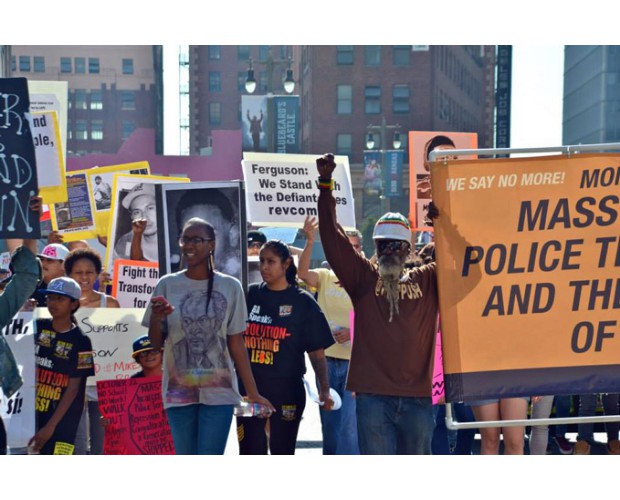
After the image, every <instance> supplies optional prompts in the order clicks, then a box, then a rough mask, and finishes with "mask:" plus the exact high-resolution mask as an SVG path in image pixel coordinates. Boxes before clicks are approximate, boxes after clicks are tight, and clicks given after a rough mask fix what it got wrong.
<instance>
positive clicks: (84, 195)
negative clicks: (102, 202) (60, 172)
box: [50, 170, 97, 241]
mask: <svg viewBox="0 0 620 500" xmlns="http://www.w3.org/2000/svg"><path fill="white" fill-rule="evenodd" d="M66 186H67V197H68V200H67V201H66V202H62V203H54V204H52V205H50V218H51V221H52V229H53V230H54V231H58V232H59V233H60V234H61V235H62V236H63V238H64V241H75V240H87V239H90V238H96V237H97V228H96V225H95V209H94V205H93V202H92V198H91V197H90V195H89V189H88V179H87V178H86V172H85V171H83V170H80V171H73V172H71V173H70V174H69V175H67V176H66Z"/></svg>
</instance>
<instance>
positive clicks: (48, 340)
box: [35, 319, 95, 455]
mask: <svg viewBox="0 0 620 500" xmlns="http://www.w3.org/2000/svg"><path fill="white" fill-rule="evenodd" d="M35 362H36V380H37V384H36V397H35V410H36V423H37V430H39V429H41V428H42V427H44V426H45V424H47V422H49V420H50V418H51V417H52V415H53V414H54V412H55V411H56V408H58V404H59V403H60V400H61V399H62V397H63V395H64V393H65V392H66V390H67V387H68V386H69V379H71V378H81V382H80V388H79V391H78V394H77V396H76V397H75V399H74V400H73V402H72V403H71V406H70V407H69V409H68V410H67V412H66V413H65V414H64V416H63V417H62V419H61V420H60V422H59V423H58V425H57V426H56V431H55V432H54V435H53V436H52V438H51V439H50V440H49V441H48V442H47V443H46V445H45V446H44V447H43V448H42V449H41V454H45V455H53V454H72V453H73V444H74V441H75V434H76V432H77V427H78V423H79V421H80V417H81V415H82V409H83V408H84V395H85V392H86V378H87V377H90V376H93V375H94V374H95V369H94V361H93V347H92V344H91V341H90V339H89V338H88V337H87V336H86V335H84V334H83V333H82V330H80V328H79V327H78V326H74V327H73V328H72V329H71V330H69V331H66V332H62V333H61V332H57V331H56V330H54V328H53V326H52V320H51V319H39V320H37V333H36V334H35Z"/></svg>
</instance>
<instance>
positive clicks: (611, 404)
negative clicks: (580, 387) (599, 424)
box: [577, 394, 620, 444]
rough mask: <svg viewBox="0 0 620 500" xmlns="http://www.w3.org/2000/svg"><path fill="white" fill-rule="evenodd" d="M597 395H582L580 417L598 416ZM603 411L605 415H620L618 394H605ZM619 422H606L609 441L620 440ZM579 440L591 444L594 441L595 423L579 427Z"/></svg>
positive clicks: (579, 425) (580, 398)
mask: <svg viewBox="0 0 620 500" xmlns="http://www.w3.org/2000/svg"><path fill="white" fill-rule="evenodd" d="M596 396H597V395H596V394H581V395H580V396H579V416H580V417H594V416H595V415H596ZM602 399H603V409H604V410H605V415H618V414H620V408H619V406H618V394H603V395H602ZM619 426H620V424H619V423H618V422H606V423H605V430H606V432H607V439H608V440H609V441H611V440H612V439H618V429H619ZM577 439H578V440H584V441H588V442H589V443H590V444H592V442H593V441H594V423H593V422H589V423H583V424H578V425H577Z"/></svg>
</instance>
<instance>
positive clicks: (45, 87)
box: [28, 80, 69, 196]
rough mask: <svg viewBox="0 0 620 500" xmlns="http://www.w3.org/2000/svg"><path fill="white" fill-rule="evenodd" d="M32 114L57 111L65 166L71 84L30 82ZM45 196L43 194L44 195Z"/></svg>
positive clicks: (63, 82)
mask: <svg viewBox="0 0 620 500" xmlns="http://www.w3.org/2000/svg"><path fill="white" fill-rule="evenodd" d="M28 92H29V93H30V112H31V113H39V112H43V111H55V112H56V116H57V118H58V131H59V133H60V150H61V151H62V164H63V165H65V164H66V162H65V158H66V151H67V114H68V113H67V111H68V109H69V82H66V81H42V80H28ZM42 196H43V194H42Z"/></svg>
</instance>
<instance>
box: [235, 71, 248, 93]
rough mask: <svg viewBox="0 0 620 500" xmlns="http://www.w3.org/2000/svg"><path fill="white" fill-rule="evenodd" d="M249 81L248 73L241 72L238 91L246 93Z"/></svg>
mask: <svg viewBox="0 0 620 500" xmlns="http://www.w3.org/2000/svg"><path fill="white" fill-rule="evenodd" d="M247 79H248V72H247V71H239V72H238V73H237V90H238V91H239V92H245V81H246V80H247Z"/></svg>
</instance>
